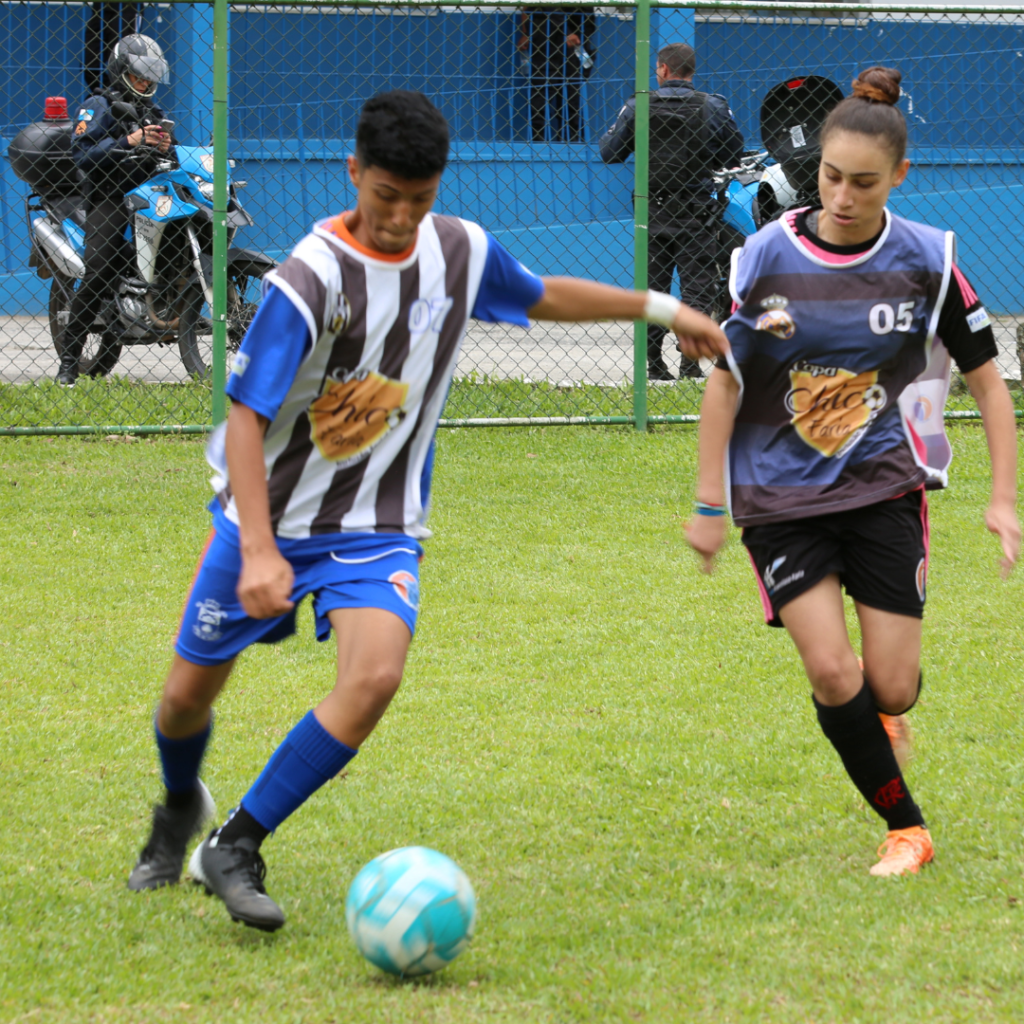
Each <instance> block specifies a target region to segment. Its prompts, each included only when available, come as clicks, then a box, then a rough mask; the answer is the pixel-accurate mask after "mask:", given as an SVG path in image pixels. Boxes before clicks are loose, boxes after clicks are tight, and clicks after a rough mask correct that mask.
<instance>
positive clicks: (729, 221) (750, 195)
mask: <svg viewBox="0 0 1024 1024" xmlns="http://www.w3.org/2000/svg"><path fill="white" fill-rule="evenodd" d="M842 98H843V94H842V91H841V90H840V89H839V87H838V86H837V85H835V83H833V82H831V81H830V80H829V79H827V78H822V77H821V76H820V75H797V76H796V77H794V78H790V79H787V80H786V81H785V82H780V83H779V84H778V85H776V86H775V87H774V88H772V89H770V90H769V91H768V93H767V94H766V95H765V98H764V101H763V102H762V104H761V139H762V141H763V142H764V145H765V149H764V150H762V151H760V152H756V153H747V154H745V155H744V157H743V159H742V160H741V161H740V164H739V166H737V167H732V168H729V169H727V170H722V171H719V172H717V173H716V174H715V175H714V180H715V189H716V195H717V198H718V210H717V218H718V219H717V223H718V267H719V284H718V301H717V306H718V309H717V310H716V312H717V313H719V314H720V318H721V319H724V318H725V317H726V316H728V315H729V311H730V309H731V308H732V299H731V296H730V295H729V272H730V265H731V258H732V252H733V250H734V249H738V248H740V247H741V246H742V245H743V240H744V239H745V238H746V237H747V236H748V235H752V234H754V232H756V231H758V230H759V229H760V228H762V227H764V226H765V225H766V224H769V223H770V222H771V221H773V220H778V218H779V217H781V216H782V215H783V214H784V213H786V212H787V211H789V210H794V209H800V208H801V207H804V206H816V205H818V204H819V202H820V197H819V195H818V165H819V164H820V163H821V145H820V143H819V141H818V139H819V135H820V133H821V128H822V126H823V125H824V123H825V118H826V117H827V116H828V114H829V111H830V110H831V109H832V108H833V107H834V106H835V105H836V104H837V103H838V102H839V101H840V100H841V99H842Z"/></svg>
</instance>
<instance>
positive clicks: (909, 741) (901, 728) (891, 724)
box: [878, 711, 914, 771]
mask: <svg viewBox="0 0 1024 1024" xmlns="http://www.w3.org/2000/svg"><path fill="white" fill-rule="evenodd" d="M878 717H879V718H880V719H881V720H882V725H884V726H885V731H886V733H887V734H888V736H889V742H890V743H891V744H892V752H893V753H894V754H895V755H896V763H897V764H898V765H899V766H900V771H903V769H904V768H906V766H907V762H908V761H910V759H911V758H912V757H913V756H914V734H913V732H912V731H911V729H910V722H908V721H907V716H906V715H886V714H883V713H882V712H881V711H880V712H879V713H878Z"/></svg>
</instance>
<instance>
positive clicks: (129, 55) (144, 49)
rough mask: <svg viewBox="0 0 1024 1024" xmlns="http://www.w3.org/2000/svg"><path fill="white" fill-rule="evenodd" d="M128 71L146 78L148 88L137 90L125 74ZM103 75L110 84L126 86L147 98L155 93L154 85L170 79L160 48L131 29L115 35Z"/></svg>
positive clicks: (148, 38) (153, 41)
mask: <svg viewBox="0 0 1024 1024" xmlns="http://www.w3.org/2000/svg"><path fill="white" fill-rule="evenodd" d="M129 72H131V73H132V74H133V75H134V76H135V77H136V78H142V79H145V80H146V81H147V82H149V89H148V90H147V91H146V92H140V91H139V90H138V89H136V88H135V86H134V85H132V83H131V81H130V79H129V78H128V73H129ZM107 77H108V78H109V79H110V84H111V85H123V86H126V87H127V89H128V91H129V92H130V93H131V94H132V95H134V96H141V97H144V98H145V99H151V98H152V97H153V95H154V94H155V93H156V87H157V85H167V84H168V83H169V82H170V80H171V69H170V66H169V65H168V63H167V59H166V58H165V57H164V51H163V50H161V49H160V47H159V46H158V45H157V42H156V40H155V39H150V37H149V36H143V35H139V34H138V33H133V34H132V35H130V36H125V37H124V38H123V39H119V40H118V41H117V43H116V44H115V46H114V49H113V50H111V51H110V59H109V60H108V61H107Z"/></svg>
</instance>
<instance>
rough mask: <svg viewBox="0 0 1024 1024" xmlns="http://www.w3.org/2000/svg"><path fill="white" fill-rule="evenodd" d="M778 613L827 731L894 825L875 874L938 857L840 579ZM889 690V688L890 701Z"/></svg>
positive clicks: (852, 775)
mask: <svg viewBox="0 0 1024 1024" xmlns="http://www.w3.org/2000/svg"><path fill="white" fill-rule="evenodd" d="M779 615H780V617H781V619H782V621H783V624H784V625H785V627H786V629H787V631H788V632H789V635H790V636H791V637H792V639H793V642H794V643H795V644H796V647H797V650H798V651H799V652H800V657H801V658H802V660H803V663H804V668H805V670H806V671H807V676H808V679H809V680H810V682H811V686H812V689H813V691H814V705H815V709H816V711H817V714H818V722H819V724H820V725H821V730H822V732H824V734H825V736H826V737H827V738H828V740H829V741H830V742H831V743H832V745H833V747H835V749H836V752H837V753H838V754H839V757H840V759H841V760H842V762H843V767H844V768H845V769H846V771H847V773H848V774H849V776H850V779H851V781H852V782H853V783H854V785H855V786H856V787H857V788H858V789H859V790H860V792H861V793H862V794H863V796H864V798H865V799H866V800H867V801H868V804H869V805H870V806H871V808H872V810H874V811H875V812H876V813H877V814H879V815H880V816H881V817H882V818H883V819H884V820H885V822H886V825H887V827H888V837H887V840H886V843H887V844H888V846H889V851H888V853H887V854H886V855H885V856H884V857H883V858H882V860H881V861H880V862H879V863H878V864H876V865H875V866H874V867H873V868H872V869H871V873H872V874H875V875H881V874H902V873H903V872H904V871H917V870H918V868H919V867H920V865H921V864H923V863H926V862H927V861H929V860H931V859H932V847H931V838H930V836H929V834H928V831H927V828H926V826H925V822H924V818H923V816H922V814H921V810H920V808H919V807H918V806H917V804H916V803H915V802H914V799H913V797H912V796H911V794H910V791H909V789H908V787H907V785H906V782H905V781H904V778H903V773H902V771H901V770H900V767H899V765H898V764H897V762H896V757H895V754H894V753H893V749H892V746H891V744H890V742H889V738H888V736H887V734H886V731H885V729H884V727H883V725H882V723H881V721H880V720H879V717H878V711H877V708H876V706H875V697H874V693H873V691H872V689H871V688H870V686H869V684H868V682H867V680H865V679H864V677H863V675H862V674H861V671H860V668H859V667H858V665H857V658H856V655H855V654H854V652H853V649H852V647H851V646H850V642H849V639H848V637H847V634H846V623H845V617H844V613H843V600H842V593H841V591H840V588H839V580H838V577H837V576H835V575H830V576H827V577H826V578H825V579H823V580H822V581H821V582H820V583H818V584H816V585H815V586H814V587H812V588H811V589H809V590H807V591H805V592H804V593H803V594H801V595H799V596H798V597H796V598H794V599H793V600H792V601H790V602H788V603H787V604H786V605H784V606H783V607H782V608H781V609H780V611H779ZM911 621H915V620H911ZM869 646H871V642H869ZM891 696H892V695H891V694H890V693H889V691H888V690H887V691H886V699H890V697H891Z"/></svg>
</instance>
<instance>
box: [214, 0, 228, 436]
mask: <svg viewBox="0 0 1024 1024" xmlns="http://www.w3.org/2000/svg"><path fill="white" fill-rule="evenodd" d="M227 209H228V0H213V310H212V311H211V312H212V319H213V356H212V360H211V366H210V372H211V375H212V380H211V383H212V386H213V403H212V413H213V422H214V425H216V424H218V423H220V422H221V421H222V420H223V419H224V417H225V415H226V414H227V412H226V404H227V399H226V397H225V394H224V388H225V385H226V384H227V365H226V364H227V333H228V325H227V298H228V288H227V285H228V222H227Z"/></svg>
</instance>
